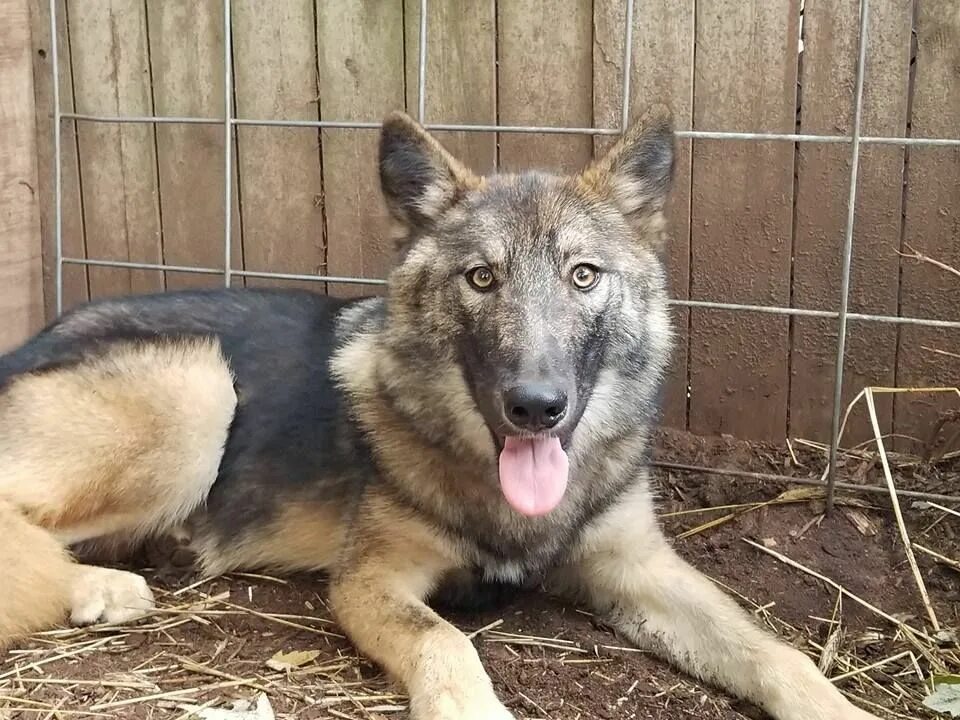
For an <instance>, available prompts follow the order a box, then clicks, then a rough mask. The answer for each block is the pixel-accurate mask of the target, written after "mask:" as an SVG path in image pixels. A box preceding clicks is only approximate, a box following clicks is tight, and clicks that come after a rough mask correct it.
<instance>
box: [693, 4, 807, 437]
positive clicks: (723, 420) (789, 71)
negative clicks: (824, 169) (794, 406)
mask: <svg viewBox="0 0 960 720" xmlns="http://www.w3.org/2000/svg"><path fill="white" fill-rule="evenodd" d="M798 20H799V8H798V3H797V0H792V1H791V2H749V3H746V2H741V1H740V0H703V1H702V2H700V3H698V6H697V55H696V76H695V80H694V82H695V85H694V87H695V98H694V123H695V127H696V128H697V129H709V130H749V131H757V130H766V131H770V132H792V131H793V130H794V125H795V114H796V82H797V77H796V76H797V41H798V34H799V28H798ZM793 151H794V148H793V145H792V144H789V143H783V142H745V141H729V140H724V141H721V142H716V141H711V140H698V141H695V142H694V146H693V190H692V193H693V199H692V215H691V221H690V223H691V228H692V230H691V244H692V262H693V267H692V272H691V295H692V296H693V297H694V298H695V299H698V300H700V299H702V300H707V299H709V300H720V301H725V302H740V303H760V304H765V305H785V304H787V303H788V302H789V300H790V244H791V225H792V197H793ZM787 326H788V322H787V319H786V318H783V317H774V316H769V315H759V314H755V313H752V314H744V313H738V314H733V313H731V312H728V311H720V310H694V311H693V312H692V313H691V328H692V334H691V338H690V378H691V398H690V427H691V429H692V430H694V431H695V432H699V433H703V434H715V433H730V434H732V435H737V436H741V437H747V438H756V439H771V440H781V439H782V438H783V437H784V433H785V432H786V416H787V358H788V355H789V346H788V333H787Z"/></svg>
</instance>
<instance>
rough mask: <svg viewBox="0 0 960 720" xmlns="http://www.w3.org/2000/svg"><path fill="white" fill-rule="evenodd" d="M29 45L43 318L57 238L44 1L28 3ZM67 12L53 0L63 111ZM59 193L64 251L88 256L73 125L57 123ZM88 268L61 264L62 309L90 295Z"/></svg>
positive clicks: (67, 96) (68, 97)
mask: <svg viewBox="0 0 960 720" xmlns="http://www.w3.org/2000/svg"><path fill="white" fill-rule="evenodd" d="M30 24H31V30H32V36H33V38H32V43H33V84H34V98H35V101H36V126H37V170H38V172H37V196H38V198H39V202H40V232H41V235H42V245H43V287H44V292H43V300H44V302H43V304H44V317H45V319H46V320H47V321H50V320H52V319H53V318H54V316H55V315H56V301H57V292H56V282H55V278H56V259H55V258H56V252H55V250H56V237H55V232H56V230H55V224H56V214H55V203H56V201H55V198H56V193H55V192H54V187H55V185H54V182H55V181H54V167H55V165H54V156H53V150H54V147H53V134H54V132H56V128H55V125H54V120H53V66H52V61H53V53H52V49H51V45H52V42H51V38H50V4H49V3H47V2H43V1H42V0H33V1H32V2H31V3H30ZM67 26H68V23H67V11H66V4H65V2H64V1H63V0H59V2H57V34H58V36H59V37H58V38H57V52H58V54H59V56H60V57H59V59H60V67H59V68H58V72H59V81H60V104H61V111H62V112H73V111H74V102H73V73H72V70H71V67H70V65H71V57H70V40H69V38H68V37H67ZM60 146H61V147H60V152H61V158H60V165H61V169H62V177H61V188H62V191H61V195H62V203H63V209H62V212H63V218H62V223H63V227H62V237H63V251H64V255H65V256H67V257H73V258H86V257H87V250H86V239H85V233H84V226H83V212H82V210H81V208H80V163H79V161H78V159H77V123H76V122H75V121H72V120H71V121H64V122H62V123H61V124H60ZM89 293H90V288H89V285H88V273H87V268H86V267H85V266H83V265H64V266H63V308H64V310H68V309H70V308H72V307H75V306H76V305H78V304H80V303H83V302H86V301H87V300H88V299H89Z"/></svg>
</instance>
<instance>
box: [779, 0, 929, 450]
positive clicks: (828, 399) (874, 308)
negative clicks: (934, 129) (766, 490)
mask: <svg viewBox="0 0 960 720" xmlns="http://www.w3.org/2000/svg"><path fill="white" fill-rule="evenodd" d="M912 14H913V3H912V2H911V0H895V1H891V2H886V3H880V4H878V5H877V6H876V7H873V8H871V14H870V18H869V25H868V28H867V30H868V33H867V37H868V46H867V68H868V69H869V78H870V80H869V82H867V83H865V86H864V103H863V115H862V133H863V134H865V135H895V136H897V135H899V136H902V135H903V134H904V133H905V131H906V122H907V90H908V84H909V71H910V30H911V24H912ZM804 19H805V20H804V22H805V50H804V54H803V76H802V86H803V98H802V102H801V110H800V118H801V131H802V132H804V133H822V134H834V133H843V134H851V133H852V132H853V102H854V86H855V80H856V63H857V48H858V43H857V35H858V32H859V24H860V20H859V2H858V0H811V2H809V3H808V4H807V5H806V6H805V11H804ZM850 152H851V148H850V146H849V145H819V144H814V143H800V144H799V148H798V156H797V176H798V179H797V198H796V228H795V238H796V239H795V243H794V275H793V277H794V280H793V283H794V284H793V304H794V305H795V306H796V307H804V308H817V309H825V310H834V311H836V310H837V309H838V308H839V300H840V280H841V272H840V271H841V258H842V254H843V244H844V234H845V230H846V224H847V194H848V192H849V183H850ZM903 153H904V151H903V148H902V147H898V146H895V145H863V146H861V149H860V170H859V174H860V180H859V184H858V188H857V205H856V217H855V224H854V245H853V261H852V265H851V269H852V272H851V282H850V298H849V299H850V304H849V307H850V310H851V311H852V312H861V313H876V314H882V315H896V314H897V293H898V286H899V282H898V266H899V260H898V257H897V254H896V246H897V243H898V239H899V235H900V219H901V199H902V195H903V184H902V183H903ZM847 329H848V335H847V346H846V363H845V368H844V392H843V399H844V406H846V403H848V402H849V401H850V400H852V398H853V396H854V395H856V394H857V393H858V392H860V390H861V389H862V388H863V387H864V386H866V385H891V384H892V383H893V381H894V369H895V363H896V334H897V329H896V327H895V326H892V325H886V324H876V323H861V322H852V323H849V324H848V326H847ZM836 343H837V322H836V321H834V320H820V319H814V318H803V317H798V318H795V319H794V321H793V348H792V357H791V362H792V365H791V367H792V384H791V397H790V432H791V434H792V435H795V436H799V437H804V438H809V439H816V440H819V441H827V440H828V439H829V437H830V427H831V418H832V412H833V376H834V368H835V365H836ZM877 414H878V417H879V420H880V425H881V428H882V429H883V431H884V432H889V431H890V428H891V422H892V415H893V404H892V402H891V400H890V398H889V397H885V398H880V397H878V399H877ZM848 432H849V435H848V436H846V440H847V442H848V443H856V442H860V441H862V440H864V439H865V438H866V437H870V436H872V434H873V433H872V430H871V429H870V425H869V419H868V418H867V416H866V413H865V411H862V410H858V411H857V414H856V415H854V416H853V418H852V420H851V422H850V424H849V426H848Z"/></svg>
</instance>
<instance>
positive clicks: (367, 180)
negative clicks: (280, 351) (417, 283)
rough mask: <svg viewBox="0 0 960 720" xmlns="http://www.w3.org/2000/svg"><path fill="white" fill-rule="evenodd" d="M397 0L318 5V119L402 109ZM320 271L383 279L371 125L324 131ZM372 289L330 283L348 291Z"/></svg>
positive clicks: (385, 259)
mask: <svg viewBox="0 0 960 720" xmlns="http://www.w3.org/2000/svg"><path fill="white" fill-rule="evenodd" d="M403 33H404V23H403V2H402V0H355V1H354V2H349V3H341V2H321V3H318V4H317V47H318V49H319V80H320V114H321V117H322V118H323V119H324V120H349V121H367V122H369V121H371V120H373V121H378V120H380V119H382V118H383V117H384V116H385V115H386V114H387V113H388V112H390V111H393V110H402V109H404V93H403V60H404V55H403ZM321 140H322V150H323V178H324V200H325V203H326V211H327V269H328V271H329V273H330V274H331V275H334V276H355V277H364V278H382V277H384V276H385V275H386V273H387V271H388V269H389V267H390V265H391V263H392V260H393V252H392V250H393V248H392V245H391V243H390V242H389V240H388V238H387V237H386V229H387V221H386V210H385V208H384V206H383V202H382V199H381V197H380V184H379V179H378V172H377V144H378V135H377V133H376V132H375V131H372V130H339V129H331V130H324V131H323V133H322V134H321ZM378 290H379V289H378V288H375V287H372V286H357V285H331V286H330V293H331V294H336V295H341V296H349V295H358V294H360V295H367V294H371V293H373V292H376V291H378Z"/></svg>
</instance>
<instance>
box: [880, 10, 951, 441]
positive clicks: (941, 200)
mask: <svg viewBox="0 0 960 720" xmlns="http://www.w3.org/2000/svg"><path fill="white" fill-rule="evenodd" d="M958 67H960V7H958V6H957V4H956V2H955V0H925V1H924V2H922V3H919V4H918V17H917V63H916V79H915V83H914V95H913V112H912V116H911V121H912V133H913V135H914V136H915V137H956V136H957V133H958V129H960V74H958V72H957V68H958ZM907 177H908V180H909V184H908V185H907V200H906V224H905V233H904V239H905V243H906V244H907V245H909V246H910V247H912V248H915V249H916V250H917V251H919V252H921V253H923V254H924V255H927V256H929V257H931V258H934V259H936V260H938V261H940V262H943V263H947V264H948V265H951V266H953V267H954V268H960V148H957V147H950V148H945V147H939V148H938V147H911V148H910V155H909V163H908V169H907ZM902 273H903V275H902V302H901V312H902V313H903V314H904V315H912V316H920V317H933V318H938V319H941V320H957V319H960V277H957V276H956V275H953V274H951V273H949V272H946V271H944V270H942V269H940V268H938V267H935V266H933V265H930V264H917V263H916V262H914V261H912V260H906V259H905V260H903V261H902ZM947 353H950V354H947ZM958 356H960V331H957V330H949V331H947V330H938V329H935V328H924V327H915V326H904V327H903V328H902V329H901V332H900V345H899V353H898V363H897V384H898V385H899V386H900V387H918V386H927V385H949V386H957V385H960V357H958ZM958 405H960V403H958V402H957V398H956V396H952V397H947V396H939V397H935V396H931V395H911V396H904V397H901V398H899V399H898V401H897V403H896V430H897V432H898V433H902V434H905V435H910V436H913V437H917V438H919V439H920V440H922V441H924V442H926V441H927V440H928V438H929V437H930V435H931V434H932V432H933V431H934V430H935V429H936V426H937V425H938V424H939V422H940V419H939V415H940V413H941V412H942V411H943V410H944V409H945V408H948V407H950V408H956V407H958ZM958 425H960V423H956V422H954V423H952V424H950V425H948V426H947V427H948V428H949V429H952V431H953V432H956V430H957V427H958ZM956 440H957V438H955V443H954V446H953V449H957V446H958V445H960V442H956Z"/></svg>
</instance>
